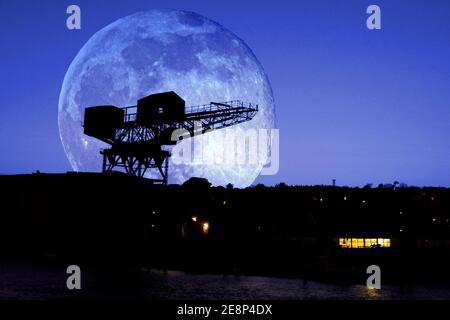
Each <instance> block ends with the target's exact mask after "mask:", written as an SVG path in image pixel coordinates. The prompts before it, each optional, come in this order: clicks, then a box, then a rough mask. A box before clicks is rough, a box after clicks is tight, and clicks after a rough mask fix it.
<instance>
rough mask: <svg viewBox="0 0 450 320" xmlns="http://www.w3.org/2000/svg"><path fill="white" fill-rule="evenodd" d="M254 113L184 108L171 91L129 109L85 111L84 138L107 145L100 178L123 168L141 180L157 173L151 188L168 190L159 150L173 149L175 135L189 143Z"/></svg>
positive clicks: (228, 107)
mask: <svg viewBox="0 0 450 320" xmlns="http://www.w3.org/2000/svg"><path fill="white" fill-rule="evenodd" d="M257 112H258V105H254V104H251V103H244V102H242V101H239V100H233V101H227V102H210V103H209V104H205V105H201V106H194V107H187V108H185V101H184V100H183V99H182V98H181V97H179V96H178V95H177V94H176V93H175V92H173V91H170V92H162V93H156V94H151V95H149V96H146V97H144V98H142V99H139V100H138V101H137V105H136V106H131V107H125V108H119V107H116V106H95V107H88V108H86V109H85V113H84V125H83V127H84V134H86V135H88V136H91V137H94V138H97V139H99V140H101V141H103V142H105V143H107V144H109V145H110V148H108V149H104V150H101V151H100V153H101V154H102V155H103V172H111V171H113V169H114V168H123V169H125V171H126V173H128V174H131V175H135V176H140V177H142V176H144V174H145V173H146V172H148V171H150V170H155V171H156V172H157V173H158V174H159V176H160V177H161V178H160V179H152V180H153V182H154V183H163V184H167V179H168V159H169V157H170V152H169V151H167V150H164V149H163V148H162V146H165V145H175V144H176V143H177V141H176V140H175V141H174V140H172V133H173V132H174V130H177V129H184V130H186V131H187V132H189V133H190V136H191V137H192V136H194V135H198V134H203V133H205V132H206V131H209V130H216V129H220V128H224V127H228V126H232V125H235V124H239V123H242V122H245V121H249V120H251V119H253V117H254V116H255V115H256V113H257ZM198 124H201V125H198Z"/></svg>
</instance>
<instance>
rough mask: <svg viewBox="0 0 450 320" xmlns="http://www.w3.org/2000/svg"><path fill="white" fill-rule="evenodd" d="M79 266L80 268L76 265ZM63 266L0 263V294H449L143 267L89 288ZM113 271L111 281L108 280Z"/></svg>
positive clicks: (449, 291) (86, 276) (446, 290)
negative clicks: (125, 278) (121, 282)
mask: <svg viewBox="0 0 450 320" xmlns="http://www.w3.org/2000/svg"><path fill="white" fill-rule="evenodd" d="M82 270H83V268H82ZM65 271H66V270H65V268H62V267H57V266H51V267H49V266H45V267H43V266H40V267H33V268H31V267H29V266H17V265H14V266H11V265H8V266H5V265H0V299H60V298H64V299H65V298H68V299H71V298H87V299H91V298H94V299H97V298H102V299H103V298H106V299H109V298H113V299H144V300H147V299H149V300H165V299H170V300H176V299H180V300H181V299H183V300H184V299H186V300H196V299H207V300H211V299H213V300H215V299H218V300H222V299H224V300H246V299H247V300H267V299H274V300H315V299H319V300H323V299H328V300H329V299H333V300H334V299H337V300H355V299H357V300H368V299H372V300H391V299H394V300H399V299H400V300H410V299H411V300H430V299H433V300H434V299H450V287H449V286H438V285H418V286H413V287H411V286H410V287H401V286H390V285H383V284H382V289H381V290H376V289H368V288H367V287H366V286H365V285H338V284H329V283H321V282H316V281H304V280H301V279H284V278H269V277H255V276H234V275H228V276H225V275H212V274H202V275H199V274H189V273H184V272H179V271H169V272H167V273H165V272H162V271H159V270H148V271H145V272H142V273H141V274H140V280H139V283H140V284H141V285H142V287H141V288H140V290H137V291H136V290H132V292H133V293H131V291H127V290H125V289H124V288H123V287H114V286H112V288H110V289H108V290H107V291H103V292H99V291H98V290H92V285H91V283H90V282H91V281H90V279H91V274H92V273H90V272H89V271H86V270H85V271H84V272H83V271H82V290H80V291H77V292H75V291H69V290H67V289H66V279H67V278H66V277H67V274H66V273H65ZM114 281H115V279H114V277H113V276H112V277H111V283H110V284H114Z"/></svg>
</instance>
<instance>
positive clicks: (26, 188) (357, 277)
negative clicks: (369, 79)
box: [0, 173, 450, 299]
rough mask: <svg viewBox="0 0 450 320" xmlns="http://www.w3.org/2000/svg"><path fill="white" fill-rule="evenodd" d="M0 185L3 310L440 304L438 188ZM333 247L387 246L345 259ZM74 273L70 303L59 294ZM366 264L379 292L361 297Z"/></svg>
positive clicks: (31, 180) (445, 240)
mask: <svg viewBox="0 0 450 320" xmlns="http://www.w3.org/2000/svg"><path fill="white" fill-rule="evenodd" d="M0 187H1V190H0V191H1V192H0V204H1V212H0V243H2V245H1V246H0V267H1V268H2V269H1V272H0V277H1V279H2V281H0V284H1V285H0V298H3V299H46V298H52V299H53V298H57V297H60V298H71V297H73V296H77V295H80V294H81V295H83V297H85V298H88V299H89V298H99V297H105V298H106V297H109V296H110V297H111V298H125V299H126V298H130V297H135V298H138V299H139V298H144V299H191V298H192V299H197V298H199V299H210V298H213V299H234V297H236V299H243V298H249V299H271V298H275V297H280V298H282V299H341V298H342V299H367V298H368V299H372V298H376V299H445V298H446V297H447V298H448V297H449V295H448V293H449V289H450V273H449V272H448V270H450V201H449V199H450V190H448V189H444V188H397V189H396V188H381V187H380V188H364V189H359V188H340V187H326V186H318V187H288V186H284V185H280V186H278V187H275V188H267V187H264V186H256V187H254V188H247V189H243V190H241V189H234V188H233V187H232V186H228V187H227V188H222V187H218V188H213V187H210V186H209V184H208V183H207V182H205V181H203V180H201V179H197V180H196V179H193V180H191V181H189V182H188V183H186V184H185V185H183V186H167V187H163V186H153V185H151V184H149V182H148V181H147V180H145V179H138V178H135V177H129V176H124V175H121V174H111V175H101V174H77V173H69V174H62V175H46V174H33V175H19V176H0ZM342 238H350V239H351V238H386V239H390V245H389V247H376V246H375V247H371V248H365V249H343V248H341V247H340V245H339V239H342ZM72 264H74V265H79V266H80V267H81V268H82V272H83V279H84V280H83V281H86V282H85V283H84V287H85V289H86V290H82V291H81V292H80V293H74V292H72V291H71V292H67V288H66V287H65V279H66V278H67V274H66V273H65V269H64V268H65V267H67V266H68V265H72ZM369 265H378V266H379V267H380V268H381V272H382V284H383V290H381V291H371V290H370V291H367V289H365V288H366V287H365V284H366V280H367V277H368V275H367V273H366V269H367V267H368V266H369ZM146 270H147V271H146ZM148 270H183V271H184V272H187V273H177V272H169V273H168V274H164V273H163V274H160V273H158V272H155V271H153V272H148ZM129 287H131V288H132V289H133V290H132V291H128V290H124V289H123V288H129ZM117 288H121V289H120V290H117ZM136 290H137V291H136ZM125 292H127V293H126V294H123V295H122V293H125Z"/></svg>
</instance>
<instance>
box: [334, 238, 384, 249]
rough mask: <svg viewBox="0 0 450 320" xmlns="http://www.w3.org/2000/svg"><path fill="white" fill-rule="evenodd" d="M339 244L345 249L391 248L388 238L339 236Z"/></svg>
mask: <svg viewBox="0 0 450 320" xmlns="http://www.w3.org/2000/svg"><path fill="white" fill-rule="evenodd" d="M338 242H339V246H340V247H341V248H345V249H365V248H390V247H391V239H388V238H339V239H338Z"/></svg>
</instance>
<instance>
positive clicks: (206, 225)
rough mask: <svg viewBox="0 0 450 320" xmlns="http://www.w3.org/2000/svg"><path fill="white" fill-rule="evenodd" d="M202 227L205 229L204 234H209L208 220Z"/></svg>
mask: <svg viewBox="0 0 450 320" xmlns="http://www.w3.org/2000/svg"><path fill="white" fill-rule="evenodd" d="M202 229H203V233H204V234H208V232H209V223H208V222H205V223H203V225H202Z"/></svg>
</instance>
